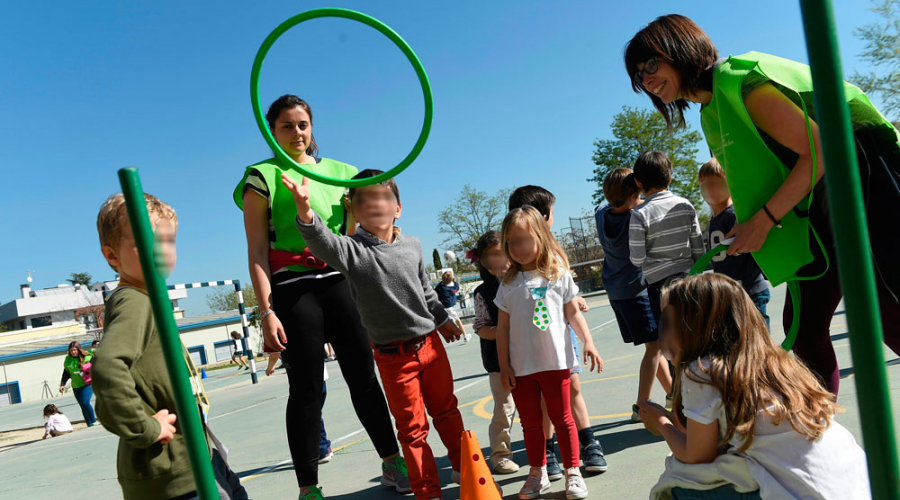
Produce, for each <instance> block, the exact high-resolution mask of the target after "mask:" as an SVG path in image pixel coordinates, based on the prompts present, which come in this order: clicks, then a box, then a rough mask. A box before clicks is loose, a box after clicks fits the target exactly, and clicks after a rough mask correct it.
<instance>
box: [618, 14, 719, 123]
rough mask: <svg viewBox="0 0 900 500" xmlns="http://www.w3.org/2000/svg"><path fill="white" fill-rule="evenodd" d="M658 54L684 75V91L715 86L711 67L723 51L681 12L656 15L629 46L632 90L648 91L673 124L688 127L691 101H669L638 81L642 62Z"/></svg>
mask: <svg viewBox="0 0 900 500" xmlns="http://www.w3.org/2000/svg"><path fill="white" fill-rule="evenodd" d="M654 57H656V58H657V59H662V60H664V61H666V62H667V63H669V65H670V66H672V67H673V68H674V69H675V71H676V72H677V73H678V75H679V77H680V79H681V81H680V82H679V90H680V91H681V93H682V95H684V94H685V93H688V92H692V91H694V90H697V89H700V88H705V89H706V90H711V86H712V85H711V84H712V80H711V72H710V70H711V69H712V68H713V67H714V66H715V64H716V61H717V60H718V59H719V51H717V50H716V46H715V45H713V43H712V40H710V38H709V36H708V35H707V34H706V32H705V31H703V30H702V29H700V27H699V26H697V25H696V24H695V23H694V21H691V20H690V19H688V18H687V17H685V16H682V15H678V14H669V15H667V16H660V17H658V18H656V20H655V21H653V22H652V23H650V24H648V25H647V26H646V27H644V28H643V29H642V30H640V31H638V32H637V34H636V35H634V37H633V38H632V39H631V40H630V41H629V42H628V44H627V45H626V46H625V71H627V72H628V78H629V79H630V80H631V88H632V90H634V92H635V93H637V94H640V93H642V92H643V93H645V94H647V95H648V96H649V97H650V100H651V101H653V106H655V107H656V109H657V110H659V112H660V113H662V115H663V118H665V119H666V124H667V125H668V126H669V127H672V124H673V122H674V123H675V126H676V127H684V110H685V109H687V108H688V107H689V106H690V103H689V102H688V101H686V100H684V99H678V100H675V101H672V102H671V103H669V104H665V103H663V102H662V100H661V99H660V98H659V97H656V96H655V95H653V94H652V93H651V92H647V91H646V89H644V87H643V85H640V84H638V83H637V82H635V81H634V78H633V77H634V74H635V73H637V72H638V65H639V64H644V63H646V62H647V61H649V60H650V59H653V58H654ZM707 80H708V81H707ZM706 87H710V88H706Z"/></svg>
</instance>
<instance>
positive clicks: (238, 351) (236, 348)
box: [232, 339, 244, 354]
mask: <svg viewBox="0 0 900 500" xmlns="http://www.w3.org/2000/svg"><path fill="white" fill-rule="evenodd" d="M232 342H233V343H234V353H235V354H243V353H244V348H243V347H242V346H241V339H232Z"/></svg>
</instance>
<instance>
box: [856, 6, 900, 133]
mask: <svg viewBox="0 0 900 500" xmlns="http://www.w3.org/2000/svg"><path fill="white" fill-rule="evenodd" d="M869 10H871V11H872V12H874V13H876V14H878V15H879V16H880V17H881V18H882V20H881V22H877V23H870V24H867V25H865V26H862V27H859V28H856V30H855V31H854V35H856V37H857V38H859V39H860V40H862V41H864V42H865V44H866V45H865V49H864V50H863V52H862V54H860V55H859V57H860V58H861V59H862V60H863V61H864V62H866V63H868V64H867V67H869V68H883V69H884V70H885V71H884V72H878V71H874V70H873V71H869V72H867V73H860V72H858V71H856V72H854V74H853V77H852V78H851V79H850V81H851V82H853V83H854V84H856V85H857V86H858V87H859V88H861V89H862V90H863V92H865V93H866V94H869V95H877V96H879V97H880V98H881V106H880V110H881V112H882V113H884V114H885V115H886V116H889V117H892V118H894V119H895V120H896V119H897V116H898V115H900V0H875V1H874V6H873V7H871V8H870V9H869Z"/></svg>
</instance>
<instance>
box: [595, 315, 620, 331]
mask: <svg viewBox="0 0 900 500" xmlns="http://www.w3.org/2000/svg"><path fill="white" fill-rule="evenodd" d="M615 320H616V318H613V319H611V320H609V321H607V322H606V323H603V324H602V325H598V326H595V327H593V328H591V331H592V332H593V331H594V330H599V329H601V328H603V327H604V326H606V325H608V324H610V323H612V322H613V321H615Z"/></svg>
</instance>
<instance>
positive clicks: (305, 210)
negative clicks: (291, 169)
mask: <svg viewBox="0 0 900 500" xmlns="http://www.w3.org/2000/svg"><path fill="white" fill-rule="evenodd" d="M281 182H282V184H284V187H286V188H288V190H290V192H291V194H292V195H293V196H294V204H295V205H297V215H298V216H299V217H300V220H301V221H303V222H304V223H306V224H309V223H310V222H312V220H313V210H312V207H311V206H310V204H309V177H304V178H303V181H302V182H301V183H300V184H297V183H296V182H294V181H292V180H291V179H290V178H288V176H287V175H285V174H281Z"/></svg>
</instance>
